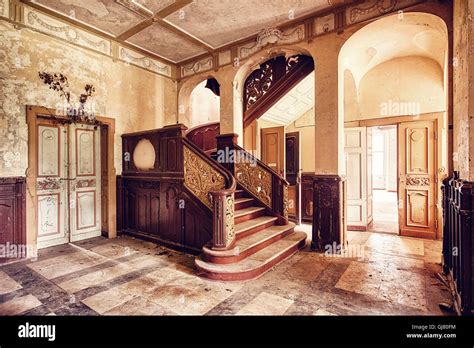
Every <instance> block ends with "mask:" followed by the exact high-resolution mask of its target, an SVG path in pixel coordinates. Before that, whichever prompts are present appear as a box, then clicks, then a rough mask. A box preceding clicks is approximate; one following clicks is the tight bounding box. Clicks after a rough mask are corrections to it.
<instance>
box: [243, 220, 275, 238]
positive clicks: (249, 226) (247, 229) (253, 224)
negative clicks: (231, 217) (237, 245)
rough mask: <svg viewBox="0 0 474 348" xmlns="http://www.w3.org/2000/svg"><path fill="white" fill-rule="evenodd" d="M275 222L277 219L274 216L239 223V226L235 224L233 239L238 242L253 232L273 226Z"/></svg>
mask: <svg viewBox="0 0 474 348" xmlns="http://www.w3.org/2000/svg"><path fill="white" fill-rule="evenodd" d="M277 220H278V218H277V217H275V216H268V215H264V216H260V217H258V218H256V219H253V220H248V221H245V222H241V223H240V224H236V225H235V227H234V229H235V238H237V240H238V239H240V238H244V237H246V236H248V235H251V234H253V233H255V232H258V231H261V230H263V229H265V228H267V227H270V226H272V225H274V224H275V222H276V221H277Z"/></svg>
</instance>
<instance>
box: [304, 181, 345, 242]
mask: <svg viewBox="0 0 474 348" xmlns="http://www.w3.org/2000/svg"><path fill="white" fill-rule="evenodd" d="M345 198H346V187H345V179H344V178H343V177H340V176H338V175H315V176H314V182H313V230H312V235H313V236H312V242H311V248H312V249H314V250H325V248H326V246H327V245H333V243H336V245H337V246H338V245H342V246H345V244H346V233H345V231H346V211H345V204H344V201H345Z"/></svg>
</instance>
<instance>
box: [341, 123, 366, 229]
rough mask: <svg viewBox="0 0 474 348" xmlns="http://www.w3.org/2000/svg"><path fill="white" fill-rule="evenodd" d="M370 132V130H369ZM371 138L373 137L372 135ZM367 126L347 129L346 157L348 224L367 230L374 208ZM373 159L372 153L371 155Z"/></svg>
mask: <svg viewBox="0 0 474 348" xmlns="http://www.w3.org/2000/svg"><path fill="white" fill-rule="evenodd" d="M369 133H370V132H369ZM370 140H371V137H370ZM370 149H371V147H370V148H368V147H367V128H366V127H353V128H346V129H345V146H344V152H345V159H346V177H347V225H348V229H352V230H362V231H365V230H367V226H368V225H369V223H370V222H371V221H369V211H370V218H371V215H372V209H371V208H370V209H369V203H370V204H371V197H370V200H369V184H370V186H371V182H369V179H368V171H367V168H368V153H369V151H370ZM370 159H371V155H370Z"/></svg>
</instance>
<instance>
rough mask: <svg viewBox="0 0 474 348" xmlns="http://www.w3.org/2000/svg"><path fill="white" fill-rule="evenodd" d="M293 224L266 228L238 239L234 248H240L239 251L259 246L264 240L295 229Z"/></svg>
mask: <svg viewBox="0 0 474 348" xmlns="http://www.w3.org/2000/svg"><path fill="white" fill-rule="evenodd" d="M295 226H296V225H295V224H294V223H292V222H290V223H288V225H273V226H270V227H267V228H265V229H263V230H261V231H259V232H256V233H253V234H251V235H250V236H246V237H244V238H241V239H238V240H237V241H236V246H238V247H240V249H241V250H245V249H248V248H250V247H251V246H253V245H255V244H259V243H261V242H263V241H265V240H266V239H269V238H271V237H273V236H275V235H277V234H280V233H283V232H285V231H288V230H290V229H292V228H295Z"/></svg>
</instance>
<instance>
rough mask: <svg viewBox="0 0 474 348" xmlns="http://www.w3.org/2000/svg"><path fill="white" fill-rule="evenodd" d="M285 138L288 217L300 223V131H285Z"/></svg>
mask: <svg viewBox="0 0 474 348" xmlns="http://www.w3.org/2000/svg"><path fill="white" fill-rule="evenodd" d="M285 140H286V148H285V151H286V153H285V154H286V156H285V162H286V166H285V167H286V180H288V182H289V183H290V185H289V186H288V217H289V218H290V220H292V221H295V222H296V223H297V224H299V223H300V215H301V214H300V196H301V180H300V133H299V132H294V133H287V134H286V136H285Z"/></svg>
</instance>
